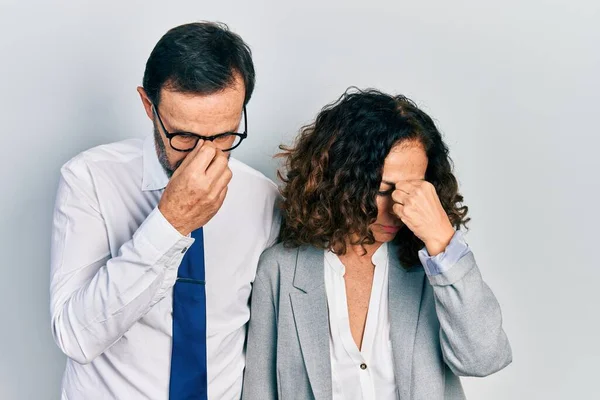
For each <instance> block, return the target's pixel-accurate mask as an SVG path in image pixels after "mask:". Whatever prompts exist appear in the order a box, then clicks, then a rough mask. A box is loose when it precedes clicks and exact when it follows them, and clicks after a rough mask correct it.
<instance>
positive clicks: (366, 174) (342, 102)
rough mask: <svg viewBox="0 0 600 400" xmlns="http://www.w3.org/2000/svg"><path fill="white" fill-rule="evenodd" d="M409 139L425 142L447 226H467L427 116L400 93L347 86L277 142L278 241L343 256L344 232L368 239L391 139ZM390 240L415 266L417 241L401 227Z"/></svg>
mask: <svg viewBox="0 0 600 400" xmlns="http://www.w3.org/2000/svg"><path fill="white" fill-rule="evenodd" d="M408 140H411V141H412V140H417V141H419V142H420V143H421V144H422V145H423V147H424V149H425V152H426V154H427V158H428V165H427V171H426V174H425V179H426V180H427V181H429V182H430V183H432V184H433V186H434V187H435V189H436V190H437V193H438V196H439V198H440V201H441V203H442V206H443V207H444V210H445V211H446V213H447V214H448V216H449V218H450V222H451V223H452V225H454V226H455V227H456V228H459V227H460V226H461V225H465V223H466V222H468V218H467V217H466V215H467V211H468V207H467V206H465V205H462V201H463V197H462V196H461V195H460V193H459V192H458V183H457V181H456V178H455V177H454V175H453V173H452V161H451V159H450V157H449V155H448V147H447V146H446V144H445V143H444V141H443V140H442V136H441V134H440V132H439V131H438V129H437V128H436V126H435V124H434V122H433V120H432V119H431V118H430V117H429V116H428V115H427V114H425V113H424V112H423V111H421V110H420V109H419V108H418V107H417V106H416V105H415V103H414V102H412V101H411V100H410V99H408V98H406V97H404V96H402V95H398V96H391V95H388V94H385V93H382V92H379V91H377V90H374V89H367V90H364V91H363V90H359V89H357V88H350V89H349V90H347V91H346V93H344V94H343V95H342V96H341V97H340V98H339V99H338V100H337V101H335V102H334V103H332V104H329V105H327V106H325V107H324V108H323V109H322V110H321V112H320V113H319V115H318V116H317V118H316V120H315V121H314V123H312V124H310V125H307V126H305V127H303V128H302V129H301V132H300V135H299V136H298V138H297V139H296V143H295V144H294V146H293V147H286V146H280V148H281V150H282V153H280V154H279V155H278V156H279V157H283V158H284V159H285V162H284V168H283V169H282V170H280V171H278V176H279V178H280V179H281V180H282V181H283V186H282V188H281V193H282V196H283V198H284V200H283V203H282V207H283V215H284V219H283V225H282V230H281V236H280V239H281V240H282V241H283V243H284V245H286V246H287V247H298V246H302V245H311V246H315V247H317V248H323V249H331V250H333V251H334V252H335V253H337V254H345V252H346V248H347V244H348V241H349V240H350V238H358V240H356V241H354V242H352V244H361V245H366V244H372V243H374V241H375V239H374V236H373V233H372V232H371V230H370V229H369V225H370V224H372V223H374V222H375V220H376V219H377V203H376V196H377V193H378V191H379V186H380V184H381V179H382V178H381V175H382V169H383V164H384V160H385V158H386V157H387V155H388V153H389V152H390V150H391V149H392V147H393V146H394V145H396V144H398V143H400V142H404V141H408ZM394 241H395V242H397V243H398V244H399V246H398V248H399V253H400V254H399V257H400V261H401V263H402V264H403V265H404V266H405V267H407V268H408V267H411V266H414V265H417V264H418V262H419V261H418V260H419V259H418V251H419V250H420V249H421V248H422V247H423V242H422V241H421V240H420V239H418V238H417V237H416V236H415V235H414V234H413V233H412V232H411V231H410V230H409V229H408V228H407V227H406V226H404V227H402V228H401V229H400V231H399V232H398V234H397V235H396V238H395V239H394Z"/></svg>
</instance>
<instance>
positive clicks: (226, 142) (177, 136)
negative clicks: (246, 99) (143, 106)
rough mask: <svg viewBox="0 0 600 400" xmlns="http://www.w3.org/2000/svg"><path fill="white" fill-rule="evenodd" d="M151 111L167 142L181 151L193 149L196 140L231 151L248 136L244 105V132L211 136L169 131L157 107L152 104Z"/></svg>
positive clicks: (196, 142) (174, 148)
mask: <svg viewBox="0 0 600 400" xmlns="http://www.w3.org/2000/svg"><path fill="white" fill-rule="evenodd" d="M152 111H153V112H154V115H156V118H157V119H158V123H159V124H160V126H161V128H162V130H163V132H164V134H165V136H166V137H167V139H169V144H170V145H171V147H172V148H173V150H176V151H181V152H184V153H185V152H189V151H192V150H194V148H195V147H196V145H197V144H198V141H199V140H200V139H202V140H208V141H209V142H212V143H214V144H215V146H216V147H217V148H219V149H221V151H231V150H233V149H235V148H236V147H238V146H239V145H240V144H241V143H242V141H243V140H244V139H246V138H247V137H248V117H247V113H246V106H244V111H243V113H244V132H242V133H239V132H225V133H219V134H217V135H213V136H202V135H197V134H195V133H191V132H174V133H170V132H169V131H167V128H165V124H163V122H162V119H161V118H160V114H158V109H157V108H156V107H155V106H154V105H152Z"/></svg>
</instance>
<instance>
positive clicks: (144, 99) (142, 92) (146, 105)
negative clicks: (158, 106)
mask: <svg viewBox="0 0 600 400" xmlns="http://www.w3.org/2000/svg"><path fill="white" fill-rule="evenodd" d="M137 92H138V93H139V94H140V99H141V100H142V105H143V106H144V110H146V115H147V116H148V118H150V120H151V121H154V113H153V112H152V102H151V101H150V98H149V97H148V95H147V94H146V91H145V90H144V88H143V87H141V86H138V88H137Z"/></svg>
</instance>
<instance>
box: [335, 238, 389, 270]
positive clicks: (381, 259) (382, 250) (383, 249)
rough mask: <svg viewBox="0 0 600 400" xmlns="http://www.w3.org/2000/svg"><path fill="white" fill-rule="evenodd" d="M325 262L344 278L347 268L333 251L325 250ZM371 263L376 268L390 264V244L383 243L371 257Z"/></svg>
mask: <svg viewBox="0 0 600 400" xmlns="http://www.w3.org/2000/svg"><path fill="white" fill-rule="evenodd" d="M325 262H326V264H327V265H328V266H329V267H330V268H332V269H333V270H334V271H335V273H337V274H339V275H342V276H344V274H346V266H344V264H343V263H342V261H340V258H339V257H338V256H337V254H335V253H334V252H332V251H331V250H325ZM371 262H372V263H373V265H374V266H375V267H378V266H383V265H385V264H386V263H387V262H388V244H387V243H383V244H382V245H381V246H379V248H378V249H377V251H375V254H373V256H372V257H371Z"/></svg>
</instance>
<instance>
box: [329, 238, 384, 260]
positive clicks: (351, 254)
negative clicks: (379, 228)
mask: <svg viewBox="0 0 600 400" xmlns="http://www.w3.org/2000/svg"><path fill="white" fill-rule="evenodd" d="M382 245H383V243H381V242H375V243H373V244H365V245H360V244H347V245H346V254H344V255H342V256H340V260H344V259H345V260H353V261H359V262H361V263H362V262H369V263H370V262H371V258H372V257H373V255H374V254H375V252H376V251H377V250H379V248H380V247H381V246H382Z"/></svg>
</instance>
